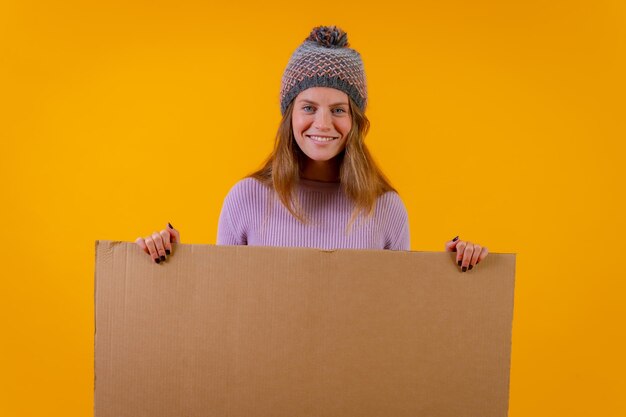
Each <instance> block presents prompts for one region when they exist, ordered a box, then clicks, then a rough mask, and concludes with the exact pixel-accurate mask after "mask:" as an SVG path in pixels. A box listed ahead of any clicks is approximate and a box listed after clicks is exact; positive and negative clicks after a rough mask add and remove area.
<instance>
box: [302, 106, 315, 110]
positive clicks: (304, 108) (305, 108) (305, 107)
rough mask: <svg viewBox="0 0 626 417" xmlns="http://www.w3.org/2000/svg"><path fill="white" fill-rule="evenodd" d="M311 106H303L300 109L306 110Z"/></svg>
mask: <svg viewBox="0 0 626 417" xmlns="http://www.w3.org/2000/svg"><path fill="white" fill-rule="evenodd" d="M312 108H313V107H312V106H304V107H303V108H302V110H304V111H307V109H312Z"/></svg>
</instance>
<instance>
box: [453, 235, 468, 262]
mask: <svg viewBox="0 0 626 417" xmlns="http://www.w3.org/2000/svg"><path fill="white" fill-rule="evenodd" d="M466 246H467V242H466V241H464V240H459V241H458V242H457V244H456V263H457V264H459V266H461V263H462V262H463V253H464V252H465V247H466Z"/></svg>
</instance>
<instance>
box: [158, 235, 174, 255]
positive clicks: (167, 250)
mask: <svg viewBox="0 0 626 417" xmlns="http://www.w3.org/2000/svg"><path fill="white" fill-rule="evenodd" d="M159 234H160V235H161V239H163V246H164V247H165V255H169V254H170V253H172V244H171V243H170V238H171V236H172V235H170V232H168V231H167V230H165V229H163V230H161V231H160V232H159Z"/></svg>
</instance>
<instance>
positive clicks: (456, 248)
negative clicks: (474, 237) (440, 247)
mask: <svg viewBox="0 0 626 417" xmlns="http://www.w3.org/2000/svg"><path fill="white" fill-rule="evenodd" d="M446 252H456V263H458V264H459V266H462V267H463V269H462V271H463V272H465V271H467V270H469V269H472V268H473V267H474V266H475V265H476V264H477V263H478V262H480V261H482V260H483V259H485V258H486V257H487V254H488V253H489V250H488V249H487V248H486V247H484V246H480V245H479V244H478V243H472V242H468V241H466V240H460V239H459V237H458V236H457V237H455V238H454V239H452V240H451V241H449V242H446Z"/></svg>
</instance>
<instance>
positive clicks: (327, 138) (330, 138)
mask: <svg viewBox="0 0 626 417" xmlns="http://www.w3.org/2000/svg"><path fill="white" fill-rule="evenodd" d="M305 136H306V137H307V138H309V139H311V140H312V141H314V142H320V143H325V142H332V141H334V140H337V139H339V136H315V135H305Z"/></svg>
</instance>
